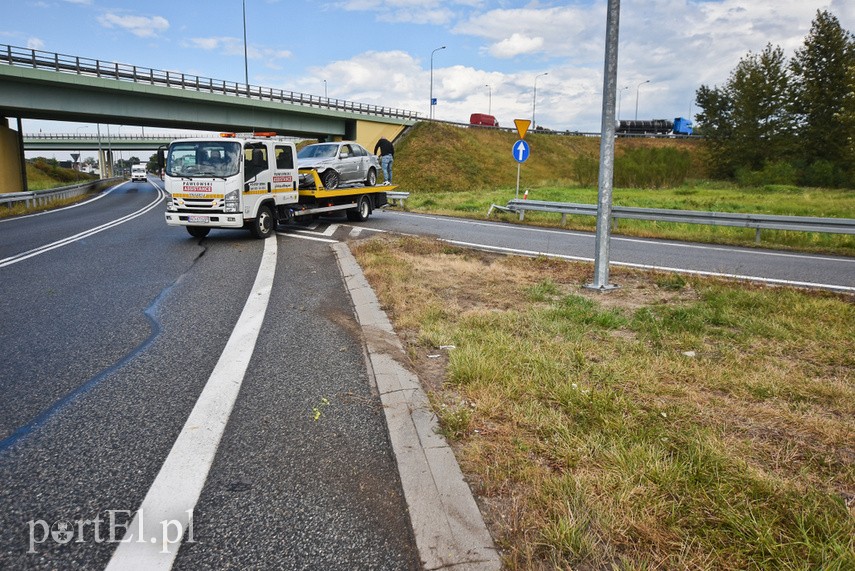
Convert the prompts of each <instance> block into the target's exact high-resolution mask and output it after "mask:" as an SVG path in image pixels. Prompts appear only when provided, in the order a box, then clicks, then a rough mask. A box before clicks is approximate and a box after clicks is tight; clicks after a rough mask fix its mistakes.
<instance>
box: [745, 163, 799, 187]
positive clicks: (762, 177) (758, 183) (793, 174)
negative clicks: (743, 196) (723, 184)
mask: <svg viewBox="0 0 855 571" xmlns="http://www.w3.org/2000/svg"><path fill="white" fill-rule="evenodd" d="M797 180H798V171H797V170H796V167H794V166H793V165H791V164H790V163H788V162H786V161H774V162H772V161H769V162H766V164H764V165H763V169H762V170H759V171H753V170H751V169H749V168H748V167H742V168H739V169H737V171H736V181H737V182H738V183H739V184H740V186H754V187H763V186H766V185H770V184H771V185H789V186H792V185H795V184H796V182H797Z"/></svg>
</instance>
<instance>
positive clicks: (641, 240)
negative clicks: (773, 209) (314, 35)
mask: <svg viewBox="0 0 855 571" xmlns="http://www.w3.org/2000/svg"><path fill="white" fill-rule="evenodd" d="M395 214H396V215H398V216H411V217H414V218H426V219H428V220H437V221H443V222H457V223H460V224H469V225H472V226H487V227H491V228H495V227H496V226H501V227H502V228H505V229H508V230H516V231H519V232H533V233H535V234H555V235H558V236H579V237H582V238H590V239H592V240H593V239H595V238H596V236H595V235H594V234H593V233H589V232H578V231H575V230H549V229H545V228H535V227H533V226H521V225H517V224H503V223H501V222H480V221H477V220H469V219H467V218H453V217H439V216H430V215H427V214H412V213H405V212H395ZM610 239H611V241H612V242H628V243H631V244H648V245H649V244H656V245H662V246H673V247H675V248H688V249H690V250H707V251H712V252H729V253H734V252H736V253H743V254H749V255H752V256H771V257H779V258H807V259H811V260H821V261H833V262H848V263H855V258H845V257H842V256H841V257H839V258H831V257H823V256H812V255H809V254H799V253H793V254H790V253H787V252H770V251H767V250H759V249H758V250H753V249H751V248H745V247H743V246H733V247H723V246H710V245H706V244H689V243H684V242H672V241H669V240H659V239H653V238H651V239H644V238H624V237H621V236H612V237H611V238H610Z"/></svg>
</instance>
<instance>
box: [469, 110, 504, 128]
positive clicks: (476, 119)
mask: <svg viewBox="0 0 855 571" xmlns="http://www.w3.org/2000/svg"><path fill="white" fill-rule="evenodd" d="M469 124H470V125H487V126H488V127H498V126H499V122H498V121H496V118H495V117H493V116H492V115H487V114H486V113H473V114H472V115H470V116H469Z"/></svg>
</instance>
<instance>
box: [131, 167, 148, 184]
mask: <svg viewBox="0 0 855 571" xmlns="http://www.w3.org/2000/svg"><path fill="white" fill-rule="evenodd" d="M138 180H141V181H143V182H145V181H146V180H147V178H146V172H145V165H143V164H135V165H131V181H138Z"/></svg>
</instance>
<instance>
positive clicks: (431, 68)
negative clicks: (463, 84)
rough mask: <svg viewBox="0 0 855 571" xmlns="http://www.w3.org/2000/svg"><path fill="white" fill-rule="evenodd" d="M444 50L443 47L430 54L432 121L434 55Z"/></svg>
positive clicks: (431, 107) (431, 113) (431, 116)
mask: <svg viewBox="0 0 855 571" xmlns="http://www.w3.org/2000/svg"><path fill="white" fill-rule="evenodd" d="M444 49H445V46H442V47H441V48H436V49H435V50H433V51H432V52H430V107H429V109H430V113H429V116H430V118H431V119H433V54H435V53H436V52H438V51H439V50H444Z"/></svg>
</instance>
